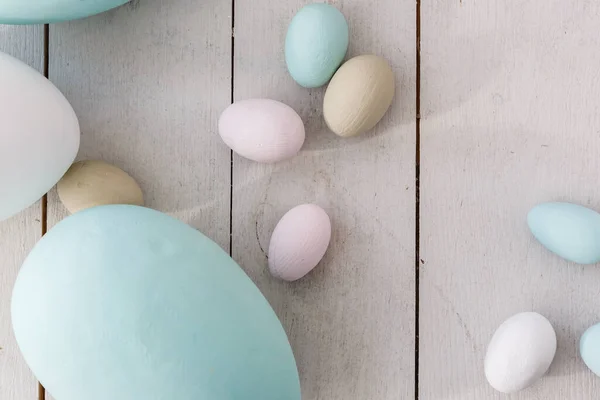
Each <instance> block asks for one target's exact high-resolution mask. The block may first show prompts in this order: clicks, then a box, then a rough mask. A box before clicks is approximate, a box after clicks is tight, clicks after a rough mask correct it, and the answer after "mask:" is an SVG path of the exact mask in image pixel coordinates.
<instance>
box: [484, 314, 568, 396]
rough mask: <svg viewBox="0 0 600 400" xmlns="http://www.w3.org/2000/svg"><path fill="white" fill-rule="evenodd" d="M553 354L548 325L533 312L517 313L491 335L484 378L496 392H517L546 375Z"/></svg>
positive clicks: (553, 344) (554, 342) (553, 333)
mask: <svg viewBox="0 0 600 400" xmlns="http://www.w3.org/2000/svg"><path fill="white" fill-rule="evenodd" d="M555 354H556V333H555V332H554V328H553V327H552V325H551V324H550V322H549V321H548V320H547V319H546V318H545V317H544V316H542V315H540V314H538V313H535V312H523V313H519V314H516V315H513V316H512V317H510V318H509V319H507V320H506V321H504V322H503V323H502V325H500V327H499V328H498V329H497V330H496V332H495V333H494V336H493V337H492V340H491V341H490V343H489V345H488V348H487V353H486V355H485V376H486V378H487V380H488V382H489V383H490V385H491V386H492V387H493V388H494V389H496V390H497V391H499V392H502V393H514V392H518V391H520V390H523V389H525V388H527V387H529V386H531V385H533V384H534V383H535V382H536V381H537V380H539V379H540V378H541V377H542V376H544V375H545V374H546V372H547V371H548V369H549V368H550V365H551V364H552V360H554V355H555Z"/></svg>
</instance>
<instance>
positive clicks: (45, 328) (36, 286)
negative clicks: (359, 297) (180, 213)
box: [12, 205, 300, 400]
mask: <svg viewBox="0 0 600 400" xmlns="http://www.w3.org/2000/svg"><path fill="white" fill-rule="evenodd" d="M12 320H13V327H14V332H15V336H16V339H17V342H18V344H19V347H20V349H21V351H22V353H23V356H24V357H25V360H26V361H27V363H28V365H29V366H30V368H31V369H32V371H33V372H34V374H35V375H36V377H37V378H38V379H39V380H40V382H41V383H42V384H43V385H44V386H45V387H46V388H47V390H48V391H49V392H50V393H51V394H52V395H53V396H54V398H56V399H57V400H82V399H86V400H107V399H110V400H142V399H143V400H164V399H173V400H300V387H299V379H298V373H297V369H296V363H295V360H294V356H293V353H292V350H291V348H290V345H289V342H288V339H287V336H286V334H285V332H284V330H283V328H282V326H281V324H280V322H279V320H278V319H277V317H276V315H275V313H274V312H273V310H272V309H271V307H270V306H269V304H268V302H267V301H266V299H265V298H264V297H263V296H262V294H261V293H260V291H259V290H258V288H257V287H256V286H255V285H254V284H253V283H252V281H251V280H250V279H249V278H248V277H247V276H246V274H245V273H244V272H243V271H242V270H241V269H240V267H239V266H238V265H237V264H236V263H235V262H234V261H233V260H232V259H231V258H230V257H229V256H228V255H227V254H226V253H225V252H224V251H223V250H222V249H221V248H220V247H219V246H218V245H217V244H215V243H214V242H212V241H211V240H209V239H208V238H207V237H205V236H204V235H202V234H201V233H200V232H198V231H196V230H195V229H193V228H191V227H190V226H188V225H186V224H184V223H182V222H179V221H177V220H175V219H173V218H171V217H169V216H167V215H165V214H162V213H160V212H158V211H153V210H150V209H147V208H143V207H137V206H125V205H110V206H101V207H96V208H91V209H88V210H84V211H81V212H79V213H76V214H74V215H72V216H70V217H68V218H66V219H65V220H63V221H62V222H60V223H59V224H58V225H56V226H55V227H54V228H53V229H52V230H50V231H49V232H48V233H47V234H46V235H45V236H44V237H43V238H42V239H41V240H40V241H39V243H38V244H37V245H36V246H35V247H34V249H33V250H32V252H31V253H30V255H29V256H28V257H27V259H26V261H25V263H24V265H23V267H22V269H21V271H20V273H19V276H18V278H17V281H16V284H15V287H14V291H13V297H12Z"/></svg>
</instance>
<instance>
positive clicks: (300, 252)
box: [269, 204, 331, 281]
mask: <svg viewBox="0 0 600 400" xmlns="http://www.w3.org/2000/svg"><path fill="white" fill-rule="evenodd" d="M330 239H331V221H330V219H329V216H328V215H327V213H326V212H325V211H324V210H323V209H322V208H321V207H319V206H317V205H315V204H303V205H300V206H297V207H294V208H292V209H291V210H290V211H288V212H287V213H286V214H285V215H284V216H283V218H281V220H280V221H279V222H278V223H277V226H276V227H275V230H274V231H273V235H272V236H271V243H270V244H269V270H270V271H271V274H273V275H274V276H275V277H277V278H281V279H283V280H286V281H295V280H297V279H300V278H302V277H303V276H304V275H306V274H308V273H309V272H310V271H311V270H312V269H313V268H315V267H316V266H317V264H319V262H320V261H321V259H322V258H323V256H324V255H325V252H326V251H327V247H328V246H329V241H330Z"/></svg>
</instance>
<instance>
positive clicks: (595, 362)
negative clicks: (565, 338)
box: [579, 324, 600, 376]
mask: <svg viewBox="0 0 600 400" xmlns="http://www.w3.org/2000/svg"><path fill="white" fill-rule="evenodd" d="M579 352H580V354H581V358H582V359H583V362H584V363H585V365H587V367H588V368H589V369H590V370H591V371H592V372H593V373H594V374H596V375H598V376H600V324H596V325H593V326H591V327H589V328H588V329H587V330H586V331H585V332H584V333H583V335H582V336H581V340H580V341H579Z"/></svg>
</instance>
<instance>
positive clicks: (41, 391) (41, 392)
mask: <svg viewBox="0 0 600 400" xmlns="http://www.w3.org/2000/svg"><path fill="white" fill-rule="evenodd" d="M49 43H50V25H48V24H45V25H44V76H45V77H46V79H49V78H48V69H49V67H50V45H49ZM47 231H48V195H47V194H45V195H44V196H43V197H42V235H41V236H44V235H45V234H46V232H47ZM38 400H46V389H45V388H44V386H42V384H41V383H40V382H39V381H38Z"/></svg>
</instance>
